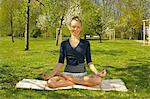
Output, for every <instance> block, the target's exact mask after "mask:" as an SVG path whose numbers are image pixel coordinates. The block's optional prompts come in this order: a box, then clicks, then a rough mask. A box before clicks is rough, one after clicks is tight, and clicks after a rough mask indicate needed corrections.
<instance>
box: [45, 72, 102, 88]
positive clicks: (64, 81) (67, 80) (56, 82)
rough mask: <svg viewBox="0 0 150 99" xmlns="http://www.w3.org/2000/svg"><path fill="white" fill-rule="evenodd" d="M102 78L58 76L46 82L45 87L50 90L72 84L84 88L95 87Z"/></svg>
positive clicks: (95, 76) (94, 76)
mask: <svg viewBox="0 0 150 99" xmlns="http://www.w3.org/2000/svg"><path fill="white" fill-rule="evenodd" d="M101 81H102V78H101V77H99V76H97V75H94V74H93V75H89V76H84V77H81V78H77V77H71V76H66V75H64V74H59V75H57V76H54V77H52V78H51V79H49V80H48V84H47V86H48V87H50V88H57V87H66V86H70V85H74V84H79V85H85V86H95V85H98V84H100V83H101Z"/></svg>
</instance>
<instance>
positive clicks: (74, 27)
mask: <svg viewBox="0 0 150 99" xmlns="http://www.w3.org/2000/svg"><path fill="white" fill-rule="evenodd" d="M69 30H70V32H71V34H72V35H73V36H76V37H79V36H80V32H81V23H80V22H79V21H76V20H72V21H71V23H70V26H69Z"/></svg>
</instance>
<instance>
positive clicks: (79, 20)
mask: <svg viewBox="0 0 150 99" xmlns="http://www.w3.org/2000/svg"><path fill="white" fill-rule="evenodd" d="M73 20H75V21H78V22H80V23H81V25H82V21H81V19H80V18H79V17H78V16H74V17H73V18H72V19H71V20H70V22H69V26H70V25H71V22H72V21H73Z"/></svg>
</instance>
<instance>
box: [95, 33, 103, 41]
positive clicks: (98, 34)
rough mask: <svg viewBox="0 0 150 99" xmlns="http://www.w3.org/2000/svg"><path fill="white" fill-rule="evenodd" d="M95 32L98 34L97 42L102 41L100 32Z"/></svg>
mask: <svg viewBox="0 0 150 99" xmlns="http://www.w3.org/2000/svg"><path fill="white" fill-rule="evenodd" d="M96 34H98V36H99V42H100V43H102V37H101V34H100V33H98V32H96Z"/></svg>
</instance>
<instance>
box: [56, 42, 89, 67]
mask: <svg viewBox="0 0 150 99" xmlns="http://www.w3.org/2000/svg"><path fill="white" fill-rule="evenodd" d="M65 58H66V62H67V65H71V66H77V65H79V64H84V62H85V59H86V63H87V64H88V63H90V62H92V60H91V52H90V43H89V41H87V40H84V39H80V42H79V43H78V45H77V46H76V47H75V48H73V47H72V46H71V44H70V42H69V39H67V40H65V41H63V42H62V43H61V46H60V56H59V61H58V62H59V63H63V64H64V60H65Z"/></svg>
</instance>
